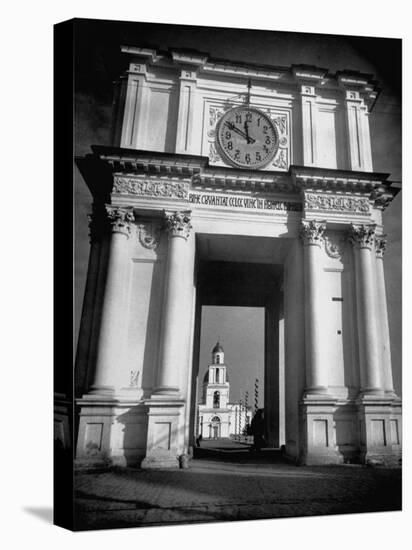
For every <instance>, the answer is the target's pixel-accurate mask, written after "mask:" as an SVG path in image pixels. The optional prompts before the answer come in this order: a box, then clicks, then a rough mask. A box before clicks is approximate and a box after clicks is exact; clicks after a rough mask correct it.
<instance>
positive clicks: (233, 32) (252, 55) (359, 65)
mask: <svg viewBox="0 0 412 550" xmlns="http://www.w3.org/2000/svg"><path fill="white" fill-rule="evenodd" d="M121 44H133V45H136V46H150V47H154V48H157V49H161V50H167V49H169V48H174V47H186V48H193V49H197V50H200V51H202V52H207V53H208V54H209V55H210V56H211V57H213V58H225V59H229V60H231V61H243V62H251V63H258V64H265V65H276V66H288V65H291V64H311V65H316V66H318V67H322V68H327V69H328V70H329V71H330V72H332V73H334V72H336V71H338V70H344V69H350V70H358V71H361V72H365V73H369V74H372V75H373V76H374V78H375V79H376V80H378V82H379V85H380V87H381V89H382V91H381V93H380V95H379V97H378V100H377V102H376V104H375V107H374V110H373V112H372V114H371V117H370V126H371V137H372V155H373V163H374V170H375V171H376V172H385V173H389V174H390V179H391V180H392V181H400V180H401V169H402V168H401V151H402V146H401V134H402V129H401V65H402V63H401V41H400V40H397V39H382V38H359V37H343V36H331V35H319V34H304V33H289V32H274V31H252V30H238V29H217V28H210V27H189V26H187V27H186V26H179V25H161V24H150V23H125V22H106V21H98V22H97V21H92V20H78V21H77V25H76V34H75V116H76V119H75V120H76V122H75V139H76V141H75V144H76V145H75V146H76V155H83V154H86V153H89V152H90V146H91V145H108V144H109V130H110V120H111V103H112V90H113V87H112V86H113V82H114V81H116V80H117V79H118V78H119V76H120V75H121V73H122V72H123V70H124V69H125V68H126V63H127V56H124V55H122V54H121V53H120V45H121ZM90 204H91V196H90V193H89V191H88V189H87V187H86V185H85V183H84V181H83V179H82V177H81V175H80V173H79V172H78V170H77V169H76V176H75V220H76V233H75V238H76V249H75V276H76V292H75V320H76V336H77V331H78V326H79V320H80V314H81V305H82V301H83V291H84V284H85V276H86V272H87V260H88V253H89V243H88V237H87V233H88V230H87V217H86V215H87V213H88V212H90ZM401 211H402V205H401V193H399V194H398V196H397V197H396V198H395V200H394V201H393V202H392V204H391V205H390V206H389V207H388V208H387V210H386V212H385V215H384V222H385V231H386V233H387V234H388V249H387V252H386V255H385V275H386V285H387V295H388V307H389V322H390V327H391V344H392V361H393V369H394V383H395V389H396V390H397V392H398V393H399V394H400V391H401V247H402V233H401ZM203 315H204V317H203V318H204V327H203V331H202V346H201V355H200V374H201V376H202V377H203V373H204V372H205V371H206V369H207V365H208V362H209V358H210V350H211V348H212V347H213V345H214V344H215V341H216V339H217V337H218V336H220V339H221V341H222V344H223V346H224V348H225V352H226V359H227V363H228V368H229V375H230V377H231V383H232V388H231V390H232V392H231V394H232V395H231V398H232V399H236V400H237V399H239V397H241V396H242V395H243V394H244V391H245V390H249V392H251V390H252V387H250V384H252V383H253V381H254V378H255V377H256V375H257V374H258V373H259V374H258V376H259V377H260V376H262V372H263V316H262V311H261V310H259V309H254V310H249V311H248V312H247V315H245V312H244V311H241V310H240V309H239V308H208V310H205V311H204V312H203ZM251 363H253V365H252V364H251ZM235 371H236V373H235ZM237 374H239V375H238V376H237Z"/></svg>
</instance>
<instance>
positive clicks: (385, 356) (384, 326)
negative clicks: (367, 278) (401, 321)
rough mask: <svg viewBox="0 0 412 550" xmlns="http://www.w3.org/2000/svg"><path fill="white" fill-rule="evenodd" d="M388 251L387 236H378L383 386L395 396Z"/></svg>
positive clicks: (377, 281) (376, 242) (376, 247)
mask: <svg viewBox="0 0 412 550" xmlns="http://www.w3.org/2000/svg"><path fill="white" fill-rule="evenodd" d="M385 250H386V235H376V237H375V253H376V287H377V288H376V290H377V300H378V308H379V319H380V329H381V335H380V336H381V351H382V365H381V366H382V383H383V384H382V385H383V388H384V390H385V394H388V395H392V396H395V392H394V389H393V377H392V361H391V343H390V336H389V323H388V306H387V301H386V287H385V274H384V269H383V255H384V252H385Z"/></svg>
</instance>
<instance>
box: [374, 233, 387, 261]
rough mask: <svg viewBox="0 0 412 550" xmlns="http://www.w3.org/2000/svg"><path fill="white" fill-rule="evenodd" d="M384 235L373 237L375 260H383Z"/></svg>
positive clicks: (384, 248)
mask: <svg viewBox="0 0 412 550" xmlns="http://www.w3.org/2000/svg"><path fill="white" fill-rule="evenodd" d="M386 244H387V239H386V235H375V252H376V257H377V258H383V255H384V253H385V251H386Z"/></svg>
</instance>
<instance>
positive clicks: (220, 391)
mask: <svg viewBox="0 0 412 550" xmlns="http://www.w3.org/2000/svg"><path fill="white" fill-rule="evenodd" d="M229 399H230V382H229V378H228V376H227V367H226V365H225V352H224V350H223V347H222V346H221V345H220V343H219V342H217V343H216V345H215V347H214V348H213V350H212V363H211V364H210V365H209V367H208V370H207V371H206V373H205V376H204V378H203V386H202V402H201V403H199V405H198V406H197V432H196V435H197V436H199V435H201V436H202V439H219V438H229V437H237V436H240V435H244V434H245V429H247V426H250V423H251V419H252V413H251V408H250V407H248V406H246V405H245V404H243V403H241V402H238V403H231V402H230V400H229Z"/></svg>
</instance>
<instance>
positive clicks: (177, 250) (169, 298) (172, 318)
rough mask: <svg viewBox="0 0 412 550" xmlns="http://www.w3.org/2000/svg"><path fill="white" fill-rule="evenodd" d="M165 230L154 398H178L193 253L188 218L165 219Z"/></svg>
mask: <svg viewBox="0 0 412 550" xmlns="http://www.w3.org/2000/svg"><path fill="white" fill-rule="evenodd" d="M166 222H167V225H168V229H169V251H168V265H167V274H166V284H165V297H164V307H163V318H162V323H163V325H162V341H161V355H160V363H159V369H158V375H157V387H156V390H155V392H154V393H155V394H157V395H178V394H179V392H180V391H181V390H182V388H181V385H182V369H184V368H185V366H186V365H185V363H186V361H187V357H186V355H187V354H186V351H187V350H186V348H187V341H188V338H187V329H188V326H189V325H188V318H190V316H191V310H192V303H191V300H190V298H191V291H192V276H193V261H192V260H193V258H191V257H190V255H191V254H192V252H193V250H192V247H191V246H190V245H189V242H188V239H189V233H190V229H191V225H190V215H189V214H188V213H178V212H175V213H174V214H171V215H169V216H168V217H166Z"/></svg>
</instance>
